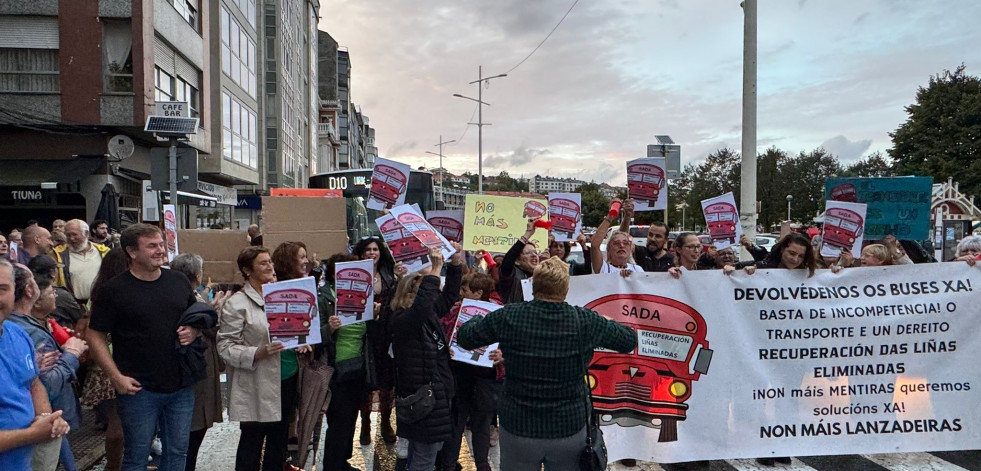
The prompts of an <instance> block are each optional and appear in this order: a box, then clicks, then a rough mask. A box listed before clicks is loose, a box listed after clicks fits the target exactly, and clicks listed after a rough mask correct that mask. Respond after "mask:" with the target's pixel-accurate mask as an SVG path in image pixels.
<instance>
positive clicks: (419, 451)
mask: <svg viewBox="0 0 981 471" xmlns="http://www.w3.org/2000/svg"><path fill="white" fill-rule="evenodd" d="M441 448H443V442H436V443H426V442H420V441H416V440H411V441H409V467H408V470H409V471H430V470H431V469H433V468H434V467H435V466H436V454H438V453H439V450H440V449H441Z"/></svg>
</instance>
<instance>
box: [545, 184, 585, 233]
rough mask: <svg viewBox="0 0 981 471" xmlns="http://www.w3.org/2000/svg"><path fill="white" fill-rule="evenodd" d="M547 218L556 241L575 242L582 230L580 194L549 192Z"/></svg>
mask: <svg viewBox="0 0 981 471" xmlns="http://www.w3.org/2000/svg"><path fill="white" fill-rule="evenodd" d="M548 220H549V221H552V235H554V236H555V240H556V241H557V242H575V240H576V237H578V236H579V233H580V232H581V231H582V194H580V193H549V194H548Z"/></svg>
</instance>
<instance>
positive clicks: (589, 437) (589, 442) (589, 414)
mask: <svg viewBox="0 0 981 471" xmlns="http://www.w3.org/2000/svg"><path fill="white" fill-rule="evenodd" d="M576 329H577V330H578V331H579V338H580V342H581V344H582V345H588V343H586V342H584V340H585V339H584V338H583V329H582V317H581V316H580V313H579V310H578V309H577V310H576ZM588 369H589V368H588V367H587V372H586V374H589V372H588ZM584 383H585V382H584ZM584 386H586V393H587V394H589V395H588V396H587V399H586V404H585V405H584V406H583V408H584V409H585V410H586V448H591V447H592V446H593V428H594V427H596V413H595V412H596V411H595V410H593V390H592V389H591V388H590V387H589V384H588V383H586V384H584Z"/></svg>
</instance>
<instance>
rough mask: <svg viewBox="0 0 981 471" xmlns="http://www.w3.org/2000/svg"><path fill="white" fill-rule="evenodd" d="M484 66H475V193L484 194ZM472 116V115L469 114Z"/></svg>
mask: <svg viewBox="0 0 981 471" xmlns="http://www.w3.org/2000/svg"><path fill="white" fill-rule="evenodd" d="M483 73H484V66H482V65H478V66H477V194H478V195H482V194H484V87H483V86H482V85H483V84H484V83H483V80H484V78H483V77H484V76H483ZM470 116H473V115H470Z"/></svg>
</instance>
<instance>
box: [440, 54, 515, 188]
mask: <svg viewBox="0 0 981 471" xmlns="http://www.w3.org/2000/svg"><path fill="white" fill-rule="evenodd" d="M483 73H484V69H483V66H477V80H474V81H473V82H470V84H471V85H473V84H475V83H476V84H477V98H476V99H474V98H470V97H468V96H463V95H461V94H459V93H454V94H453V96H455V97H457V98H465V99H467V100H470V101H476V102H477V123H476V124H477V193H479V194H483V193H484V148H483V145H484V126H485V125H489V124H490V123H485V122H484V105H487V106H490V104H489V103H484V102H483V101H482V100H483V90H484V89H483V87H482V85H483V82H486V81H488V80H490V79H495V78H501V77H507V76H508V74H499V75H495V76H493V77H484V76H483ZM467 124H474V123H467Z"/></svg>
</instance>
